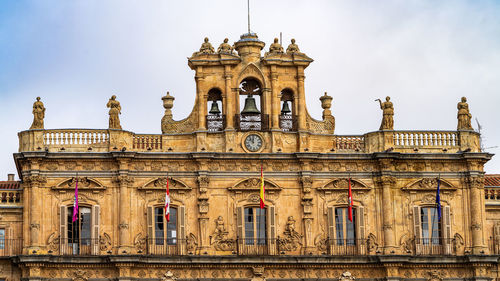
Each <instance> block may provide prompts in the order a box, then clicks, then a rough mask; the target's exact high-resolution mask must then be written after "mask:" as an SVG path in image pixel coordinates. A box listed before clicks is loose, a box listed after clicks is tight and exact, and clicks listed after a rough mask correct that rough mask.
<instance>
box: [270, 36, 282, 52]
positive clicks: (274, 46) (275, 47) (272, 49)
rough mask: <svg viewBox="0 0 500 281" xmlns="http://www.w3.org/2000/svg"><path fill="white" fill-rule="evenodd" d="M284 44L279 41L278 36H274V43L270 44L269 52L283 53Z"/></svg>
mask: <svg viewBox="0 0 500 281" xmlns="http://www.w3.org/2000/svg"><path fill="white" fill-rule="evenodd" d="M283 53H284V52H283V46H281V44H280V43H279V42H278V38H274V43H272V44H271V46H269V54H283Z"/></svg>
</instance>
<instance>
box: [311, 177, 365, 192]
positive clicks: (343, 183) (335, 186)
mask: <svg viewBox="0 0 500 281" xmlns="http://www.w3.org/2000/svg"><path fill="white" fill-rule="evenodd" d="M348 188H349V179H348V178H339V179H334V180H332V181H330V182H328V183H327V184H325V185H324V186H323V187H321V188H318V189H319V190H325V191H326V190H342V189H348ZM351 189H352V190H360V191H361V190H370V189H371V188H370V187H369V186H367V185H366V184H365V183H363V182H361V181H360V180H356V179H351Z"/></svg>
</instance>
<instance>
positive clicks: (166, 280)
mask: <svg viewBox="0 0 500 281" xmlns="http://www.w3.org/2000/svg"><path fill="white" fill-rule="evenodd" d="M175 280H177V278H176V277H175V276H174V274H173V273H172V271H170V270H169V271H167V272H166V273H165V274H163V276H161V281H175Z"/></svg>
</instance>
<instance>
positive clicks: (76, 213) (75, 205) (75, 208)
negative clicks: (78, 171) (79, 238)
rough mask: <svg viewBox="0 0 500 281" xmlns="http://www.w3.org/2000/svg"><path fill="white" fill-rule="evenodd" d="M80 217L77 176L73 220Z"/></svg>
mask: <svg viewBox="0 0 500 281" xmlns="http://www.w3.org/2000/svg"><path fill="white" fill-rule="evenodd" d="M77 219H78V177H76V184H75V198H74V201H73V220H72V222H75V221H76V220H77Z"/></svg>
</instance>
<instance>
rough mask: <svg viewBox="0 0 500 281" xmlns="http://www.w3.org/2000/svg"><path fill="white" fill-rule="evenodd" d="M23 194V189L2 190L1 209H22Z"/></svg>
mask: <svg viewBox="0 0 500 281" xmlns="http://www.w3.org/2000/svg"><path fill="white" fill-rule="evenodd" d="M22 194H23V190H22V189H0V207H13V206H19V207H21V206H22V205H23V202H22Z"/></svg>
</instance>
